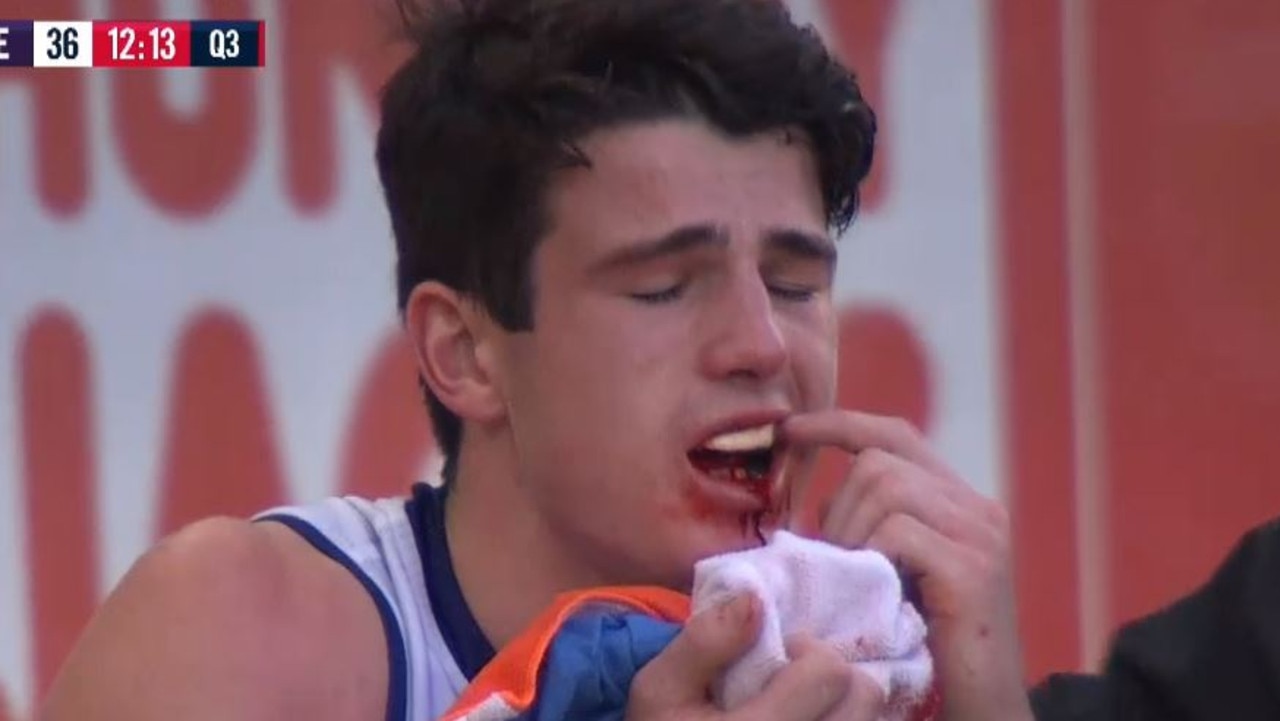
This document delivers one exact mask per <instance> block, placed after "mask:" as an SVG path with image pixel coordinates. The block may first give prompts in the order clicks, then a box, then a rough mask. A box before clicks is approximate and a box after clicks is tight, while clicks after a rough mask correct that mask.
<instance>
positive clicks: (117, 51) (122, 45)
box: [107, 26, 178, 61]
mask: <svg viewBox="0 0 1280 721" xmlns="http://www.w3.org/2000/svg"><path fill="white" fill-rule="evenodd" d="M107 35H108V36H109V37H110V38H111V56H112V57H113V58H116V59H118V60H133V59H135V58H136V57H137V54H136V53H135V52H134V50H135V46H137V49H138V50H141V49H142V47H141V46H142V45H143V44H144V43H139V42H138V35H137V33H136V32H135V31H134V29H133V28H131V27H127V26H126V27H113V28H111V29H109V30H107ZM147 35H148V36H150V38H151V57H152V58H154V59H156V60H161V61H167V60H173V59H174V58H175V57H177V55H178V48H177V47H176V46H175V45H174V42H175V41H176V39H177V35H176V34H175V33H174V31H173V28H171V27H163V26H158V27H153V28H151V29H150V30H148V31H147Z"/></svg>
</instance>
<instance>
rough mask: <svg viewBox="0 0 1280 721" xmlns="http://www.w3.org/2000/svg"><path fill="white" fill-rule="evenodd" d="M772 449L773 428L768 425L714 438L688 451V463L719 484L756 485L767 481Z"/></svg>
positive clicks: (771, 465) (771, 467)
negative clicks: (723, 482) (724, 482)
mask: <svg viewBox="0 0 1280 721" xmlns="http://www.w3.org/2000/svg"><path fill="white" fill-rule="evenodd" d="M774 446H775V433H774V426H773V425H772V424H769V425H764V426H758V427H756V428H748V429H745V430H740V431H734V432H732V433H722V434H720V435H718V436H715V437H714V438H711V439H709V440H707V441H706V442H705V443H703V444H702V445H700V446H698V447H697V448H694V449H693V450H691V451H689V461H690V462H691V463H692V464H693V466H694V467H695V468H697V469H698V470H699V471H701V472H703V473H705V474H706V475H707V476H709V477H711V478H713V479H715V480H718V481H737V482H740V483H746V484H759V483H762V482H768V481H769V480H770V478H769V475H770V474H769V472H770V471H771V470H772V469H773V460H774Z"/></svg>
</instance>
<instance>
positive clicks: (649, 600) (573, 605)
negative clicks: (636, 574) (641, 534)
mask: <svg viewBox="0 0 1280 721" xmlns="http://www.w3.org/2000/svg"><path fill="white" fill-rule="evenodd" d="M689 608H690V605H689V597H688V596H685V595H684V594H681V593H677V592H674V591H670V590H667V589H663V588H651V587H638V586H637V587H609V588H597V589H590V590H585V591H578V592H574V593H569V594H564V595H562V596H560V597H559V598H557V599H556V601H555V602H554V603H553V604H552V605H551V607H550V608H548V609H547V610H546V611H544V612H543V613H542V615H540V616H539V617H538V619H537V620H536V621H535V622H534V623H532V624H531V625H530V626H529V627H528V629H527V630H526V631H525V632H524V633H523V634H521V635H520V636H518V637H517V638H516V639H515V640H514V641H513V642H512V643H510V644H508V645H507V646H506V647H504V648H503V649H502V651H501V652H500V653H499V654H498V655H497V656H496V657H495V658H494V659H493V660H492V661H491V662H489V664H488V665H487V666H485V667H484V669H483V670H481V672H480V674H479V675H478V676H476V678H475V679H474V680H473V681H472V682H471V684H470V685H469V686H468V687H467V688H466V690H464V691H463V693H462V695H461V696H460V697H459V698H458V700H457V702H455V704H454V706H453V708H452V709H451V710H450V711H449V713H448V714H446V715H445V716H444V718H443V721H553V720H556V721H559V720H562V719H582V721H612V720H613V719H618V720H619V721H620V720H621V719H622V718H623V714H624V712H625V711H626V706H627V697H628V695H629V693H630V690H631V679H632V678H633V677H634V676H635V674H636V672H637V671H639V670H640V668H641V667H643V666H644V665H645V664H646V663H648V662H649V661H650V660H652V659H653V657H655V656H657V655H658V653H659V652H661V651H662V649H663V648H665V647H666V646H667V644H668V643H670V642H671V640H672V639H673V638H675V636H676V634H677V633H679V631H680V627H681V625H682V624H683V622H684V621H685V619H687V618H688V617H689Z"/></svg>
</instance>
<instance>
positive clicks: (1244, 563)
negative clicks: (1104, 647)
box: [1031, 520, 1280, 721]
mask: <svg viewBox="0 0 1280 721" xmlns="http://www.w3.org/2000/svg"><path fill="white" fill-rule="evenodd" d="M1031 699H1032V706H1033V708H1034V710H1035V715H1036V719H1037V720H1038V721H1093V720H1094V719H1124V720H1125V721H1130V720H1132V721H1146V720H1147V719H1152V720H1155V719H1159V720H1160V721H1254V720H1255V719H1256V720H1257V721H1262V720H1263V719H1266V720H1267V721H1277V720H1280V520H1277V521H1272V522H1271V523H1269V524H1267V525H1265V526H1263V527H1261V528H1258V529H1256V530H1254V531H1253V532H1251V533H1250V534H1249V535H1248V536H1246V537H1245V538H1244V539H1243V540H1242V541H1241V542H1240V543H1239V544H1238V545H1237V546H1236V548H1235V549H1234V550H1233V551H1232V552H1231V555H1230V556H1229V557H1228V558H1227V560H1226V562H1225V563H1224V564H1223V565H1222V566H1221V567H1220V568H1219V569H1218V571H1217V573H1215V574H1214V576H1213V578H1212V579H1211V580H1210V581H1209V583H1208V584H1206V585H1205V586H1204V587H1203V588H1201V589H1200V590H1198V591H1197V592H1196V593H1194V594H1193V595H1191V596H1188V597H1186V598H1184V599H1182V600H1180V601H1178V602H1177V603H1175V604H1174V605H1172V606H1170V607H1169V608H1167V609H1165V610H1163V611H1161V612H1159V613H1156V614H1154V615H1152V616H1148V617H1146V618H1143V619H1140V620H1138V621H1135V622H1134V623H1132V624H1129V625H1127V626H1125V627H1124V628H1123V629H1121V631H1120V632H1119V634H1118V635H1117V636H1116V639H1115V643H1114V645H1113V647H1112V650H1111V655H1110V657H1109V659H1108V661H1107V664H1106V668H1105V670H1104V671H1103V673H1102V674H1101V675H1099V676H1086V675H1071V674H1058V675H1054V676H1050V677H1049V678H1048V679H1046V680H1045V682H1044V683H1043V684H1041V685H1040V686H1039V687H1037V688H1036V689H1034V690H1033V691H1032V693H1031Z"/></svg>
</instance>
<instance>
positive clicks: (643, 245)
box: [591, 224, 729, 273]
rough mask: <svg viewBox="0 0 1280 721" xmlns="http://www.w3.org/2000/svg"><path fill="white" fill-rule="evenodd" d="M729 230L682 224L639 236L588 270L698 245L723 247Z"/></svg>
mask: <svg viewBox="0 0 1280 721" xmlns="http://www.w3.org/2000/svg"><path fill="white" fill-rule="evenodd" d="M728 244H729V234H728V233H727V232H725V230H724V229H723V228H720V227H717V226H715V225H710V224H704V225H686V226H684V227H681V228H676V229H675V230H673V231H671V232H670V233H667V234H665V235H662V236H659V237H657V238H653V239H650V240H642V241H639V242H636V243H632V244H630V245H627V246H626V247H623V248H619V249H617V250H615V251H613V252H611V253H609V254H608V255H606V256H604V257H603V258H601V259H599V260H597V261H595V262H594V263H592V264H591V271H592V272H595V273H603V272H608V271H612V270H618V269H620V268H625V267H628V266H634V265H640V264H643V263H647V262H650V261H654V260H658V259H660V258H665V257H669V256H673V255H680V254H681V253H687V252H689V251H692V250H695V249H698V248H707V247H716V248H719V247H724V246H726V245H728Z"/></svg>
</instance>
